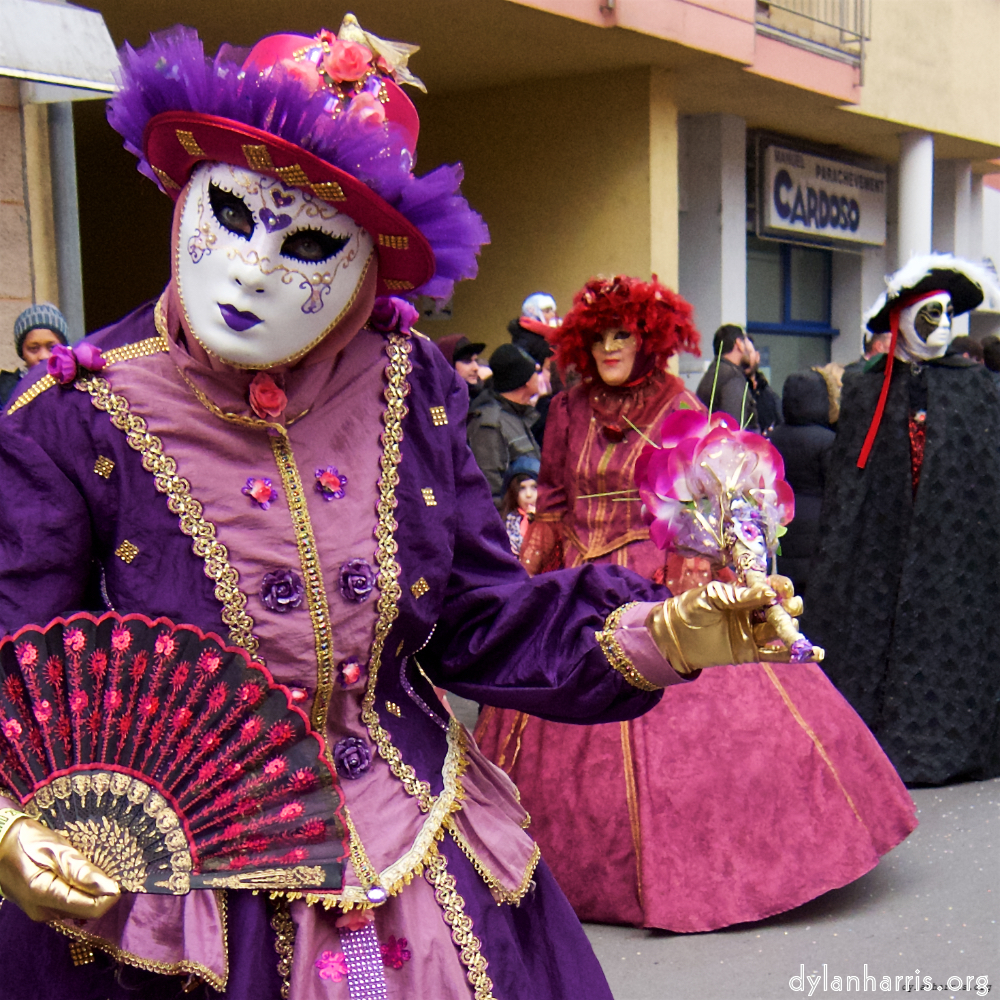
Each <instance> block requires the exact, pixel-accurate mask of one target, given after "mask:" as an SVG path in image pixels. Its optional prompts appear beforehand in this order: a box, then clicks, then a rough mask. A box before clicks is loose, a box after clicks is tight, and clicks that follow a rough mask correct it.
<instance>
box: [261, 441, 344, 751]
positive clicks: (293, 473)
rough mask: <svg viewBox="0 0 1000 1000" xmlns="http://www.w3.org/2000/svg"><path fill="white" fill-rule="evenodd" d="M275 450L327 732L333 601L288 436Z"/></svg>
mask: <svg viewBox="0 0 1000 1000" xmlns="http://www.w3.org/2000/svg"><path fill="white" fill-rule="evenodd" d="M271 451H273V452H274V461H275V464H276V465H277V466H278V472H279V473H280V474H281V483H282V485H283V486H284V487H285V496H286V497H287V499H288V512H289V514H291V517H292V525H293V527H294V528H295V543H296V545H298V548H299V562H300V563H301V565H302V573H303V575H304V576H305V582H306V599H307V600H308V602H309V617H310V618H311V619H312V626H313V639H314V642H315V644H316V674H317V680H316V697H315V698H314V699H313V707H312V724H313V728H314V729H315V730H316V731H317V732H319V733H325V732H326V715H327V711H328V708H329V704H330V697H331V695H332V694H333V679H334V677H335V676H336V671H335V664H334V655H333V629H332V628H331V627H330V605H329V604H328V603H327V600H326V585H325V584H324V583H323V569H322V567H321V566H320V561H319V550H318V547H317V545H316V535H315V534H314V532H313V527H312V521H311V520H310V519H309V506H308V502H307V500H306V491H305V489H304V488H303V486H302V477H301V476H300V475H299V470H298V466H297V465H296V464H295V455H294V454H293V453H292V445H291V442H290V441H289V440H288V438H287V437H284V436H279V437H272V438H271Z"/></svg>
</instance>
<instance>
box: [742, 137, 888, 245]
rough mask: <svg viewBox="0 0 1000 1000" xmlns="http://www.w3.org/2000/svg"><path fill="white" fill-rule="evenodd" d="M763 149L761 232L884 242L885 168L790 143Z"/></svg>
mask: <svg viewBox="0 0 1000 1000" xmlns="http://www.w3.org/2000/svg"><path fill="white" fill-rule="evenodd" d="M761 152H762V154H763V156H762V157H761V160H762V163H761V165H762V167H763V169H762V171H761V174H762V177H761V180H762V185H761V192H760V194H761V208H762V209H763V211H762V213H761V235H765V236H778V237H780V236H795V237H798V238H799V239H806V240H810V241H814V242H823V243H827V242H830V241H835V242H837V243H861V244H874V245H875V246H882V245H883V244H884V243H885V171H884V170H872V169H870V168H868V167H857V166H855V165H854V164H852V163H845V162H843V161H842V160H831V159H829V158H827V157H825V156H815V155H814V154H812V153H807V152H804V151H802V150H798V149H791V148H787V147H785V146H773V145H768V146H765V147H764V148H763V149H762V150H761Z"/></svg>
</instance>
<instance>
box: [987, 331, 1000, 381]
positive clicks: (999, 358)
mask: <svg viewBox="0 0 1000 1000" xmlns="http://www.w3.org/2000/svg"><path fill="white" fill-rule="evenodd" d="M983 364H984V365H985V366H986V369H987V371H989V372H990V374H991V375H992V376H993V381H994V382H995V383H996V386H997V388H998V389H1000V335H997V334H995V333H994V334H993V335H992V336H990V337H987V338H986V339H985V340H984V341H983Z"/></svg>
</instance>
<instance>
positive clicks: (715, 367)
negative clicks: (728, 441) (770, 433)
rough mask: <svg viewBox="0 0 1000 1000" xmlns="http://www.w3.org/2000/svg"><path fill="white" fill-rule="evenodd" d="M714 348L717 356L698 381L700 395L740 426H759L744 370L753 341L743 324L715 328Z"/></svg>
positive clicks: (714, 409)
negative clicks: (744, 329) (741, 325)
mask: <svg viewBox="0 0 1000 1000" xmlns="http://www.w3.org/2000/svg"><path fill="white" fill-rule="evenodd" d="M712 352H713V354H714V355H715V357H714V359H713V360H712V362H711V363H710V364H709V366H708V370H707V371H706V372H705V374H704V375H702V377H701V381H700V382H699V383H698V398H699V399H700V400H701V401H702V402H703V403H704V404H705V405H706V406H708V407H711V409H712V412H713V413H718V412H719V411H720V410H721V411H723V412H725V413H728V414H730V416H733V417H735V418H736V419H737V420H738V421H739V422H740V426H741V427H746V429H747V430H751V431H756V430H759V429H760V424H759V423H758V421H757V410H756V406H755V403H754V397H753V394H752V393H751V392H750V383H749V382H748V381H747V377H746V375H745V374H744V371H743V366H744V365H749V364H751V363H752V361H753V355H754V349H753V342H752V341H751V340H750V338H749V337H747V335H746V333H744V331H743V328H742V327H739V326H736V325H734V324H733V323H726V324H724V325H723V326H720V327H719V329H718V330H716V331H715V336H714V337H713V338H712ZM717 371H718V374H716V372H717Z"/></svg>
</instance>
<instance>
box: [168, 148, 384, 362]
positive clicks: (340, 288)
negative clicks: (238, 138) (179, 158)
mask: <svg viewBox="0 0 1000 1000" xmlns="http://www.w3.org/2000/svg"><path fill="white" fill-rule="evenodd" d="M182 197H183V198H184V203H183V206H182V208H181V219H180V234H179V238H178V241H177V246H176V247H175V251H174V252H175V253H176V254H177V260H176V262H175V267H176V275H177V290H178V294H179V296H180V300H181V305H182V306H183V308H184V313H185V317H186V319H187V323H188V326H189V328H190V330H191V333H192V334H193V335H194V336H195V338H196V339H197V340H198V342H199V343H200V344H201V345H202V347H204V348H205V350H206V351H208V353H209V354H212V355H214V356H215V357H217V358H219V359H220V360H222V361H225V362H226V363H228V364H231V365H235V366H236V367H239V368H252V369H262V368H273V367H275V366H277V365H282V364H290V363H292V362H294V361H297V360H298V359H299V358H301V357H303V356H304V355H305V354H307V353H308V352H309V351H311V350H312V349H313V348H314V347H315V346H316V345H317V344H319V343H320V342H321V341H322V340H323V338H324V337H325V336H326V335H327V334H328V333H329V332H330V331H331V330H332V329H333V328H334V327H335V326H336V325H337V323H338V322H339V321H340V320H341V319H342V318H343V316H344V315H345V314H346V312H347V310H348V309H349V308H350V306H351V305H352V304H353V302H354V299H355V297H356V295H357V293H358V289H359V288H360V287H361V284H362V282H363V281H364V278H365V275H366V273H367V270H368V267H369V266H370V265H371V262H372V259H373V257H374V243H373V241H372V238H371V236H370V235H369V234H368V232H367V231H366V230H365V229H363V228H362V227H361V226H359V225H358V224H357V223H356V222H355V221H354V220H353V219H351V218H350V217H349V216H346V215H342V214H341V213H340V212H338V211H337V210H336V209H335V208H333V207H332V206H331V205H329V204H327V202H325V201H323V200H322V199H321V198H317V197H315V196H314V195H312V194H309V193H307V192H304V191H300V190H299V189H298V188H287V187H285V186H284V185H283V184H282V183H281V181H279V180H276V179H275V178H273V177H267V176H265V175H264V174H259V173H256V172H254V171H252V170H246V169H241V168H238V167H233V166H230V165H228V164H225V163H206V164H202V165H201V166H200V167H198V168H197V169H196V170H195V172H194V173H193V174H192V176H191V180H190V182H189V183H188V185H187V187H186V189H185V191H184V193H183V194H182Z"/></svg>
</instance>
